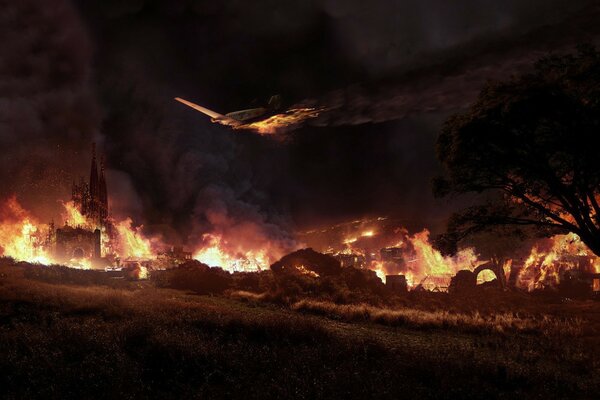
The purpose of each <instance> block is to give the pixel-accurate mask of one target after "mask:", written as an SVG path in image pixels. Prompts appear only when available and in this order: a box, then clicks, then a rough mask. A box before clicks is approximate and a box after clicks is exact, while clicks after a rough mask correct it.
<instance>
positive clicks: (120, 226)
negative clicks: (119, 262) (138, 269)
mask: <svg viewBox="0 0 600 400" xmlns="http://www.w3.org/2000/svg"><path fill="white" fill-rule="evenodd" d="M132 225H133V222H132V221H131V218H126V219H124V220H123V221H121V222H119V223H117V224H116V225H115V227H116V228H117V232H118V233H119V239H120V240H119V242H120V243H119V244H120V255H121V257H135V258H145V257H146V258H151V257H154V252H153V251H152V244H151V242H150V240H149V239H147V238H146V237H144V235H143V234H142V228H143V226H139V227H133V226H132Z"/></svg>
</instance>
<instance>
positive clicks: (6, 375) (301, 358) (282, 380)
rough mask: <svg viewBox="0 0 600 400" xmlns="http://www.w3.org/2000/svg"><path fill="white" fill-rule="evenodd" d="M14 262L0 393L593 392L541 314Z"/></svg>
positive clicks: (8, 271) (5, 293)
mask: <svg viewBox="0 0 600 400" xmlns="http://www.w3.org/2000/svg"><path fill="white" fill-rule="evenodd" d="M23 268H25V267H23V266H17V267H15V266H10V265H9V266H3V265H1V264H0V398H2V399H4V398H7V399H12V398H174V399H180V398H203V399H204V398H206V399H212V398H223V399H238V398H240V399H241V398H243V399H258V398H260V399H263V398H274V399H278V400H281V399H286V398H299V399H325V398H327V399H332V398H346V399H364V398H382V399H397V398H403V397H406V395H407V394H409V396H410V397H411V398H414V399H419V398H461V399H477V398H520V399H527V398H540V397H552V398H592V397H593V395H592V394H594V393H597V392H598V390H599V389H600V362H599V359H598V356H597V352H595V351H590V349H594V348H597V345H596V347H594V345H593V344H592V345H590V342H589V341H588V340H587V339H589V338H587V337H581V336H577V335H575V336H572V335H571V334H570V333H567V334H563V335H555V334H553V333H544V332H543V331H542V330H541V329H540V326H544V325H543V323H542V324H541V325H540V324H539V321H541V320H543V318H542V317H535V318H534V319H535V321H538V325H536V326H537V327H534V328H533V329H532V330H530V331H527V330H526V329H524V328H522V327H521V328H512V327H511V326H517V323H516V322H515V321H511V322H506V321H501V322H498V323H499V324H500V325H502V326H503V330H498V329H495V328H493V327H490V326H491V325H490V324H491V323H490V321H492V320H493V319H491V317H490V315H491V314H493V313H486V314H482V315H480V316H479V318H480V319H481V320H483V321H487V324H488V325H485V323H481V324H482V325H481V326H479V325H477V324H476V323H474V322H473V321H474V319H473V318H472V319H471V320H468V318H466V317H465V318H466V319H460V318H455V317H454V316H453V314H460V315H464V316H473V315H475V314H474V313H472V312H471V311H469V312H466V311H465V312H453V311H449V310H445V311H443V312H442V311H441V310H437V311H439V313H438V314H436V312H437V311H436V310H434V309H431V310H422V311H419V310H417V309H416V308H414V307H405V308H407V309H410V312H408V313H405V314H403V315H402V316H399V315H398V314H394V312H398V311H400V309H395V308H391V307H390V309H386V308H377V307H373V306H362V305H361V306H336V305H334V304H330V303H323V302H321V303H319V302H305V303H304V304H302V303H300V302H297V303H296V307H297V308H298V310H303V312H299V311H295V310H290V308H289V307H288V306H283V305H281V304H274V303H272V302H268V298H267V297H264V295H256V294H253V293H250V292H234V293H232V294H231V296H232V297H234V298H235V299H231V298H225V297H223V296H197V295H191V294H187V293H185V292H181V291H177V290H172V289H161V288H155V287H153V286H152V285H151V284H150V283H145V284H137V283H131V284H129V285H127V287H123V288H111V287H107V286H93V285H84V286H78V285H75V284H69V285H62V284H55V283H48V282H41V281H38V280H31V279H27V278H25V277H24V274H23V271H24V269H23ZM240 299H243V300H244V301H239V300H240ZM309 306H311V307H313V309H312V311H311V310H309V308H308V307H309ZM340 307H341V308H340ZM344 307H345V308H344ZM353 307H354V308H353ZM428 307H429V306H428ZM569 307H570V309H572V308H573V309H579V308H582V310H585V313H586V314H585V315H591V313H593V312H596V313H597V315H599V314H598V311H600V309H599V308H598V307H597V305H596V304H595V303H591V302H590V303H585V304H583V303H581V304H580V303H576V304H572V305H569ZM340 310H346V311H347V312H346V314H343V313H341V312H340ZM565 312H566V311H565ZM582 312H583V311H582ZM312 314H320V315H312ZM504 314H505V313H504V312H502V313H499V315H504ZM344 315H345V316H344ZM453 318H454V319H453ZM507 318H508V317H507ZM525 318H526V317H525V316H524V315H519V316H517V315H513V319H516V320H521V319H525ZM552 321H554V320H552ZM588 322H589V321H587V320H586V321H584V322H583V323H586V324H587V323H588ZM551 323H552V322H550V325H548V326H551ZM465 324H467V325H468V324H471V325H470V326H471V327H469V328H465V326H467V325H465ZM511 324H513V325H511ZM519 329H520V330H519ZM536 329H537V330H536ZM551 331H552V329H551V328H548V330H547V332H551ZM499 332H502V333H499ZM525 332H527V333H528V334H524V333H525ZM595 335H596V336H593V337H594V338H595V337H597V336H598V332H596V333H595Z"/></svg>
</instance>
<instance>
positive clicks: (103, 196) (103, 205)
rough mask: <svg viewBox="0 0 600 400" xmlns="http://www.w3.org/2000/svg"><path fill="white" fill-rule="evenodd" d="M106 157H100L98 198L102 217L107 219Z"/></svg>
mask: <svg viewBox="0 0 600 400" xmlns="http://www.w3.org/2000/svg"><path fill="white" fill-rule="evenodd" d="M104 165H105V157H104V155H102V157H101V158H100V180H99V184H98V198H99V204H100V217H101V218H102V219H105V218H106V217H107V216H108V192H107V190H106V178H105V175H104Z"/></svg>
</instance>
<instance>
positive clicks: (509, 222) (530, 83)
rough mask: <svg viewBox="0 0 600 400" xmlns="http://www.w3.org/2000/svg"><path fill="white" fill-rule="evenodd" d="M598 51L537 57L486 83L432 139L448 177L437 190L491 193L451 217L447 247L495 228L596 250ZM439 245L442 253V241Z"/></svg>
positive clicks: (599, 231) (599, 214)
mask: <svg viewBox="0 0 600 400" xmlns="http://www.w3.org/2000/svg"><path fill="white" fill-rule="evenodd" d="M599 139H600V53H599V52H598V51H597V50H596V49H595V48H593V47H591V46H586V47H581V48H580V49H579V51H578V53H577V54H573V55H564V56H550V57H546V58H543V59H541V60H540V61H538V62H537V63H536V65H535V68H534V70H533V72H531V73H529V74H527V75H523V76H520V77H515V78H513V79H512V80H510V81H507V82H502V83H490V84H488V86H487V87H486V88H485V89H484V90H483V91H482V92H481V94H480V95H479V98H478V99H477V101H476V103H475V104H474V105H473V106H472V107H471V108H470V109H469V110H468V111H467V112H465V113H461V114H458V115H454V116H453V117H451V118H449V119H448V120H447V121H446V123H445V125H444V128H443V129H442V132H441V134H440V136H439V137H438V141H437V155H438V158H439V160H440V161H441V162H442V164H443V165H444V166H445V168H446V171H447V173H446V174H445V176H443V177H439V178H437V179H436V181H435V182H434V191H435V193H436V195H438V196H446V195H449V194H452V193H454V194H457V193H490V194H492V195H493V196H487V197H488V198H490V197H491V198H495V200H494V201H486V202H485V204H483V203H482V204H478V205H475V206H472V207H469V208H467V209H466V210H463V211H462V212H461V213H458V214H456V215H454V216H453V217H452V218H451V220H450V223H449V225H448V232H447V234H446V235H444V239H446V240H445V241H444V242H445V243H446V245H448V244H450V245H451V246H450V248H452V246H454V245H455V244H456V243H457V241H459V240H461V239H463V238H465V237H466V236H467V235H469V234H471V233H474V232H478V231H481V230H482V229H487V228H489V227H494V226H504V227H506V226H517V227H529V228H533V229H534V230H535V231H537V232H539V233H542V234H551V233H556V232H574V233H576V234H577V235H579V237H580V238H581V240H582V241H583V242H584V243H585V244H586V245H587V246H588V247H589V248H590V249H591V250H592V251H593V252H594V253H595V254H597V255H600V147H599V146H598V144H597V143H598V142H599ZM446 249H449V248H448V247H446Z"/></svg>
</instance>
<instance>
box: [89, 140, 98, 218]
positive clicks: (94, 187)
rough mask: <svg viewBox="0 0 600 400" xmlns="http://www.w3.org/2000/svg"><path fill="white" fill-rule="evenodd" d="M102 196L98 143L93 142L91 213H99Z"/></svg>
mask: <svg viewBox="0 0 600 400" xmlns="http://www.w3.org/2000/svg"><path fill="white" fill-rule="evenodd" d="M99 196H100V187H99V183H98V166H97V164H96V143H92V165H91V167H90V210H89V212H90V214H92V215H97V213H98V211H99V210H98V203H99Z"/></svg>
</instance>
